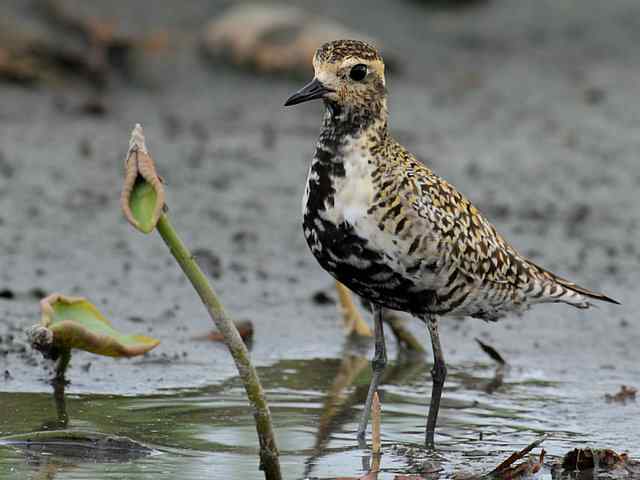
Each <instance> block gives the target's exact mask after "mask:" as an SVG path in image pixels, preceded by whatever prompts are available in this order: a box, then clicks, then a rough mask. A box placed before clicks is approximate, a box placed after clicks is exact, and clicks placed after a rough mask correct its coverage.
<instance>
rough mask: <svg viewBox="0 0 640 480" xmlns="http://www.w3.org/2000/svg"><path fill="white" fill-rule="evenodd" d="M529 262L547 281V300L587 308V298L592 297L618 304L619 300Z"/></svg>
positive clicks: (588, 305)
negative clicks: (548, 288)
mask: <svg viewBox="0 0 640 480" xmlns="http://www.w3.org/2000/svg"><path fill="white" fill-rule="evenodd" d="M530 263H531V265H532V266H534V267H535V268H536V269H537V270H538V271H539V273H540V275H541V277H542V278H543V280H546V281H547V282H549V287H550V294H549V295H548V296H547V298H546V300H547V301H549V302H564V303H568V304H569V305H573V306H574V307H578V308H589V307H590V306H591V303H590V302H589V299H593V300H599V301H601V302H608V303H615V304H616V305H620V302H618V301H617V300H614V299H613V298H611V297H609V296H607V295H605V294H604V293H600V292H596V291H593V290H589V289H588V288H584V287H581V286H580V285H577V284H575V283H573V282H571V281H569V280H567V279H566V278H562V277H560V276H558V275H556V274H555V273H553V272H550V271H549V270H546V269H544V268H542V267H540V266H539V265H536V264H534V263H533V262H530ZM554 287H555V288H554ZM558 287H559V288H558Z"/></svg>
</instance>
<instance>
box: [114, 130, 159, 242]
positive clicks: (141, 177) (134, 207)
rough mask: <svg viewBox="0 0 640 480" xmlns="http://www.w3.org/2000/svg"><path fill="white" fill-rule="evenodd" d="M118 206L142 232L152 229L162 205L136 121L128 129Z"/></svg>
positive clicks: (149, 159)
mask: <svg viewBox="0 0 640 480" xmlns="http://www.w3.org/2000/svg"><path fill="white" fill-rule="evenodd" d="M120 206H121V208H122V212H123V213H124V216H125V217H126V218H127V220H128V221H129V223H131V225H133V226H134V227H136V228H137V229H138V230H140V231H141V232H143V233H150V232H152V231H153V229H154V228H156V224H157V223H158V219H159V218H160V215H161V214H162V209H163V207H164V187H163V186H162V180H161V179H160V177H159V176H158V174H157V173H156V167H155V164H154V162H153V159H152V158H151V156H150V155H149V152H148V151H147V146H146V144H145V139H144V132H143V131H142V126H140V124H136V126H135V127H134V129H133V131H132V132H131V139H130V141H129V151H128V152H127V158H126V160H125V178H124V185H123V187H122V195H121V197H120Z"/></svg>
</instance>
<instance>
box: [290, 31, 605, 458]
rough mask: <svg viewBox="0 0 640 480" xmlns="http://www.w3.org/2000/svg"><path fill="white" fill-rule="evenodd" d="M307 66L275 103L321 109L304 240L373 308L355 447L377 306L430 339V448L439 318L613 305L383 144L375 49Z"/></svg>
mask: <svg viewBox="0 0 640 480" xmlns="http://www.w3.org/2000/svg"><path fill="white" fill-rule="evenodd" d="M313 66H314V69H315V78H314V79H313V81H312V82H311V83H309V84H308V85H307V86H305V87H304V88H302V89H301V90H300V91H298V92H297V93H295V94H294V95H292V96H291V97H290V98H289V99H288V100H287V101H286V103H285V105H295V104H297V103H301V102H305V101H308V100H312V99H318V98H321V99H323V100H324V103H325V106H326V111H325V114H324V120H323V125H322V130H321V132H320V138H319V140H318V142H317V145H316V151H315V155H314V157H313V162H312V164H311V168H310V170H309V177H308V182H307V187H306V190H305V195H304V201H303V208H304V220H303V229H304V235H305V237H306V239H307V243H308V244H309V247H310V249H311V251H312V252H313V254H314V255H315V257H316V259H317V260H318V262H319V263H320V265H321V266H322V267H323V268H324V269H326V270H327V271H328V272H329V273H330V274H331V275H333V276H334V277H335V278H336V279H337V280H339V281H340V282H342V283H344V284H345V285H346V286H347V287H348V288H349V289H351V290H352V291H353V292H355V293H357V294H358V295H360V296H362V297H364V298H366V299H368V300H369V301H370V302H372V303H373V304H374V305H375V310H376V314H375V323H374V325H375V336H376V348H375V356H374V359H373V362H372V366H373V370H374V374H373V377H372V380H371V385H370V390H369V395H368V397H367V402H366V404H365V410H364V413H363V418H362V421H361V422H360V427H359V430H358V437H359V438H360V439H361V440H362V439H364V433H365V430H366V424H367V418H368V414H369V410H370V405H371V398H372V396H373V392H374V391H375V390H376V389H377V386H378V382H379V380H380V376H381V372H382V370H383V368H384V366H385V364H386V351H385V344H384V336H383V332H382V315H381V311H382V309H383V308H385V307H386V308H391V309H396V310H403V311H406V312H409V313H411V314H413V315H415V316H417V317H419V318H421V319H422V320H423V321H424V322H425V323H426V324H427V327H428V329H429V333H430V335H431V344H432V347H433V354H434V367H433V370H432V378H433V387H432V394H431V403H430V408H429V416H428V420H427V428H426V445H427V446H428V447H433V446H434V430H435V425H436V418H437V415H438V410H439V406H440V397H441V394H442V386H443V384H444V380H445V376H446V367H445V362H444V357H443V353H442V348H441V346H440V339H439V336H438V324H437V320H436V317H437V316H453V317H464V316H471V317H476V318H481V319H484V320H497V319H498V318H500V317H502V316H503V315H505V314H507V313H510V312H522V311H524V310H526V309H527V308H529V307H530V306H531V305H533V304H536V303H548V302H563V303H567V304H570V305H573V306H575V307H578V308H587V307H588V306H589V305H590V303H589V300H590V299H596V300H603V301H608V302H613V303H617V302H615V300H612V299H610V298H609V297H607V296H605V295H602V294H600V293H597V292H593V291H590V290H587V289H585V288H582V287H579V286H578V285H576V284H574V283H572V282H570V281H568V280H565V279H563V278H560V277H558V276H556V275H554V274H553V273H551V272H549V271H547V270H545V269H543V268H541V267H539V266H537V265H535V264H534V263H532V262H531V261H529V260H527V259H526V258H525V257H523V256H522V255H521V254H520V253H518V252H517V251H516V250H515V249H514V248H513V247H512V246H511V245H509V244H508V243H507V242H506V241H505V240H504V239H503V238H502V237H501V236H500V235H499V234H498V232H497V231H496V229H495V228H494V227H493V226H492V225H491V224H490V223H489V222H488V221H487V220H486V219H485V218H484V217H483V216H482V215H481V214H480V212H478V210H477V209H476V208H475V207H474V206H473V205H472V204H471V203H470V202H469V200H467V199H466V198H465V197H464V196H463V195H462V194H460V193H459V192H458V191H457V190H456V189H455V188H454V187H453V185H451V184H449V183H448V182H446V181H445V180H443V179H442V178H440V177H438V176H437V175H436V174H434V173H433V172H432V171H431V170H429V169H428V168H427V167H425V166H424V165H422V164H421V163H420V162H418V161H417V160H416V159H415V157H414V156H413V155H412V154H411V153H409V152H408V151H407V150H405V148H404V147H403V146H402V145H400V144H399V143H398V142H396V141H395V140H394V139H393V138H391V136H390V135H389V132H388V130H387V117H388V114H387V96H386V90H385V78H384V64H383V61H382V58H381V57H380V55H379V54H378V52H377V51H376V50H375V49H374V48H372V47H371V46H369V45H368V44H366V43H363V42H359V41H353V40H339V41H334V42H329V43H327V44H325V45H323V46H322V47H321V48H320V49H318V50H317V51H316V54H315V56H314V58H313Z"/></svg>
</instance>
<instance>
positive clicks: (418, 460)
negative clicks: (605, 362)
mask: <svg viewBox="0 0 640 480" xmlns="http://www.w3.org/2000/svg"><path fill="white" fill-rule="evenodd" d="M428 367H429V365H428V364H427V363H426V362H425V360H424V359H423V358H421V357H415V356H407V357H405V358H399V359H395V360H394V361H392V362H391V363H390V366H389V367H388V370H387V371H386V373H385V379H384V384H383V387H382V389H381V392H382V395H381V398H382V408H383V417H382V440H383V457H382V474H381V476H380V478H393V476H394V474H397V473H421V472H433V471H437V472H438V473H439V475H440V476H441V477H449V476H451V475H453V474H455V473H473V474H481V473H486V472H488V471H490V470H491V469H492V468H494V467H495V466H496V465H497V464H498V463H499V462H500V461H501V460H502V459H504V458H506V457H507V456H508V455H509V454H510V453H511V452H513V451H515V450H518V449H520V448H522V447H523V446H525V445H526V444H528V443H530V442H531V441H533V440H535V439H536V438H538V437H539V436H541V435H542V434H544V433H546V434H548V435H549V436H550V438H549V439H548V440H547V441H545V443H544V448H545V449H546V450H547V452H548V453H549V454H550V455H551V456H561V455H562V454H563V453H565V452H567V451H569V450H571V449H573V448H576V447H584V446H592V447H596V446H597V447H604V446H609V447H614V448H615V447H616V445H614V444H611V442H612V441H613V439H612V438H608V436H607V432H612V431H615V432H616V438H617V440H620V439H621V438H623V437H624V436H625V435H626V434H628V438H629V440H632V439H635V441H636V443H634V444H624V445H622V446H620V447H624V449H625V450H628V451H629V453H630V454H631V456H632V457H634V456H635V457H637V456H639V455H640V446H639V445H638V444H637V438H638V434H637V433H636V432H638V430H639V429H640V420H639V419H638V415H637V414H638V407H637V405H636V404H635V403H630V404H627V405H617V404H606V403H605V402H604V400H603V399H602V398H599V399H598V400H595V401H593V402H590V401H589V400H588V399H585V398H584V395H583V392H584V387H585V382H583V383H582V384H581V383H580V382H566V381H564V380H556V379H552V378H547V377H546V375H545V374H544V373H543V371H542V370H534V369H522V368H511V369H508V370H506V371H505V372H504V377H503V380H502V382H501V381H500V379H499V376H498V377H496V367H495V366H494V365H493V364H492V363H491V362H489V361H488V362H487V363H472V364H463V365H453V366H451V368H450V375H449V378H448V381H447V385H446V388H445V396H444V403H443V407H442V410H441V417H440V428H439V430H438V437H437V438H438V440H439V451H438V455H437V456H431V455H428V454H426V453H425V452H424V451H422V449H421V448H420V447H419V445H420V444H421V442H422V440H423V432H424V420H425V413H426V408H427V398H428V397H427V395H428V392H429V391H430V384H429V382H427V381H426V379H427V377H428ZM260 374H261V376H262V378H263V382H264V384H265V385H267V386H268V390H267V393H268V397H269V399H270V402H271V408H272V413H273V417H274V423H275V428H276V433H277V440H278V443H279V448H280V451H281V462H282V468H283V473H284V477H285V478H304V477H312V478H316V477H317V478H332V477H336V476H359V475H362V474H363V473H365V472H366V470H365V469H364V468H366V465H367V461H368V453H369V452H368V451H367V450H362V449H360V448H358V447H357V442H356V441H355V430H356V427H357V424H356V420H357V418H358V414H359V413H360V409H361V405H362V403H363V400H364V397H365V395H366V389H367V384H368V380H369V366H368V361H367V359H366V357H365V356H364V355H362V354H361V353H359V352H358V351H357V350H355V351H354V352H351V353H347V354H346V355H345V356H344V357H343V359H341V360H340V359H334V358H332V359H311V360H282V361H279V362H277V363H276V364H274V365H272V366H271V367H265V368H261V369H260ZM587 381H588V380H587ZM488 392H491V393H488ZM0 402H1V404H2V407H3V412H5V414H3V415H1V416H0V432H2V435H7V434H15V433H21V432H25V433H26V432H33V431H38V430H41V429H43V428H52V426H55V424H56V422H55V420H56V409H55V406H54V402H53V398H52V396H51V395H49V394H43V393H2V394H0ZM66 409H67V414H68V416H69V419H70V420H69V424H68V428H70V429H73V430H77V431H87V432H94V431H97V432H101V433H106V434H111V435H122V436H127V437H129V438H131V439H133V440H135V441H137V442H140V443H142V444H144V445H146V446H148V447H151V448H152V449H153V453H151V454H150V455H138V454H136V452H133V453H131V454H126V453H120V454H117V453H116V454H113V455H105V454H104V452H101V453H100V454H92V453H89V454H87V452H84V451H83V452H82V454H80V453H79V450H78V449H77V448H71V449H67V450H60V449H57V450H56V449H51V448H49V449H45V450H44V451H43V452H41V453H40V454H34V453H30V452H29V449H24V448H21V447H20V446H16V445H8V446H3V447H0V478H29V475H31V478H56V479H80V478H92V479H109V478H129V479H152V478H153V479H174V478H182V479H202V478H228V479H251V478H256V479H258V478H262V475H261V473H260V472H258V470H257V451H256V448H255V445H256V433H255V429H254V424H253V419H252V413H251V409H250V407H249V406H248V404H247V402H246V400H245V397H244V392H243V389H242V387H241V385H240V384H239V382H238V380H237V379H236V378H233V379H230V380H228V381H225V382H222V383H220V384H218V385H211V386H207V387H204V388H197V389H187V390H179V391H163V392H161V393H159V394H155V395H146V396H136V397H131V396H113V395H74V394H68V395H67V396H66ZM611 422H615V423H616V426H615V428H611V427H610V426H609V424H610V423H611ZM622 423H624V424H626V425H622ZM625 432H626V434H625ZM621 434H622V435H621ZM543 475H544V476H548V475H549V472H548V471H546V472H544V473H543Z"/></svg>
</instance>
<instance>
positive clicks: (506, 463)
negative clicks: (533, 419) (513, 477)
mask: <svg viewBox="0 0 640 480" xmlns="http://www.w3.org/2000/svg"><path fill="white" fill-rule="evenodd" d="M547 437H548V436H547V435H544V436H542V437H541V438H539V439H538V440H536V441H535V442H532V443H530V444H529V445H527V446H526V447H525V448H523V449H522V450H520V451H519V452H514V453H512V454H511V455H509V458H507V459H506V460H505V461H504V462H502V463H501V464H500V465H498V466H497V467H496V468H494V469H493V470H492V471H491V472H490V473H489V474H488V475H487V476H492V475H497V474H499V473H500V472H502V471H503V470H505V469H507V468H509V467H510V466H511V465H512V464H513V463H514V462H517V461H518V460H521V459H523V458H524V456H525V455H526V454H527V453H529V452H530V451H531V450H533V449H534V448H536V447H539V446H540V445H541V444H542V442H544V441H545V440H546V439H547Z"/></svg>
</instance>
